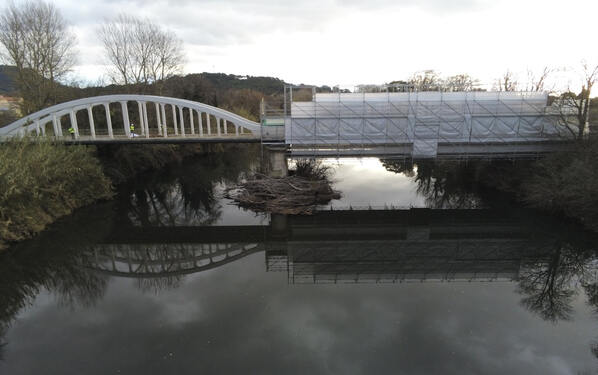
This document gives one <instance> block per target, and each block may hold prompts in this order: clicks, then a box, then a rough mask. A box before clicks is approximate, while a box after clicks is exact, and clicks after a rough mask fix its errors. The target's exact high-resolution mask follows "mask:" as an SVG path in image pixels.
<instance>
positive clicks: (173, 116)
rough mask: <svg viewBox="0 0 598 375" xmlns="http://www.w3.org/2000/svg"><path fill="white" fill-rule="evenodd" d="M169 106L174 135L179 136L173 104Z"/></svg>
mask: <svg viewBox="0 0 598 375" xmlns="http://www.w3.org/2000/svg"><path fill="white" fill-rule="evenodd" d="M171 106H172V121H173V123H174V135H179V129H178V121H177V118H176V106H175V105H174V104H171Z"/></svg>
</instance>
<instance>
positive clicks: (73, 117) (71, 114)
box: [69, 111, 79, 139]
mask: <svg viewBox="0 0 598 375" xmlns="http://www.w3.org/2000/svg"><path fill="white" fill-rule="evenodd" d="M69 119H70V120H71V126H72V128H73V129H74V130H75V139H79V127H78V126H77V116H76V115H75V111H70V112H69Z"/></svg>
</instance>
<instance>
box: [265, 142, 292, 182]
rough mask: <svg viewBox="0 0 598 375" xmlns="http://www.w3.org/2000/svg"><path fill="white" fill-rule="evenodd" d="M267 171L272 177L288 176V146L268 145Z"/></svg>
mask: <svg viewBox="0 0 598 375" xmlns="http://www.w3.org/2000/svg"><path fill="white" fill-rule="evenodd" d="M266 150H267V153H268V165H267V168H266V169H267V171H268V176H270V177H276V178H281V177H286V176H287V175H288V174H289V168H288V165H287V151H286V147H267V149H266Z"/></svg>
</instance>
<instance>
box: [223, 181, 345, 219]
mask: <svg viewBox="0 0 598 375" xmlns="http://www.w3.org/2000/svg"><path fill="white" fill-rule="evenodd" d="M225 197H226V198H229V199H232V200H233V201H234V202H235V204H237V205H238V206H240V207H245V208H249V209H252V210H254V211H262V212H271V213H279V214H289V215H310V214H312V212H313V210H314V208H315V207H316V206H317V205H319V204H326V203H328V202H330V201H331V200H332V199H339V198H340V193H339V192H337V191H335V190H333V189H332V187H331V183H330V181H328V179H326V178H325V179H319V180H313V179H308V178H305V177H300V176H296V175H295V176H287V177H282V178H274V177H268V176H265V175H262V174H256V175H255V176H254V177H252V178H251V179H248V180H247V181H245V182H243V183H241V184H240V185H238V186H235V187H232V188H229V189H227V190H226V191H225Z"/></svg>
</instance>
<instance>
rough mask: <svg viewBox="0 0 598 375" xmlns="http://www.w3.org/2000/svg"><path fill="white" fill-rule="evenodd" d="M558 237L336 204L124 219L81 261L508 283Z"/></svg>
mask: <svg viewBox="0 0 598 375" xmlns="http://www.w3.org/2000/svg"><path fill="white" fill-rule="evenodd" d="M558 243H559V241H556V240H555V238H554V237H553V236H551V235H550V233H549V232H546V231H540V230H539V229H538V226H537V225H532V223H530V221H526V220H525V219H524V218H523V217H521V216H518V217H515V216H514V215H513V214H506V213H505V212H501V211H496V210H486V209H477V210H448V209H447V210H445V209H438V210H436V209H409V210H365V211H363V210H339V211H320V212H318V213H317V214H315V215H313V216H288V217H287V216H281V215H272V217H271V220H270V222H269V225H263V226H199V227H130V228H128V229H127V230H124V231H120V232H118V233H114V234H112V235H111V236H110V237H108V238H106V239H105V240H104V241H103V242H102V243H100V244H97V245H94V246H92V248H91V250H90V251H92V252H93V256H91V257H87V261H86V264H85V265H84V266H85V267H87V268H91V269H93V270H94V271H97V272H99V273H103V274H108V275H114V276H122V277H132V278H140V279H146V278H171V277H180V276H182V275H186V274H191V273H196V272H202V271H206V270H210V269H213V268H216V267H220V266H223V265H225V264H227V263H230V262H234V261H236V260H239V259H241V258H243V257H245V256H248V255H251V254H255V253H258V252H264V253H265V257H266V269H267V270H268V271H272V272H287V273H288V281H289V283H341V282H343V283H346V282H348V283H361V282H372V283H399V282H407V281H417V282H420V281H515V280H518V279H519V278H520V276H521V274H522V273H525V268H526V265H528V264H529V265H533V266H534V267H537V266H538V264H541V263H544V262H548V261H549V260H550V256H551V254H552V253H553V252H554V251H555V247H557V246H558Z"/></svg>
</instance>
